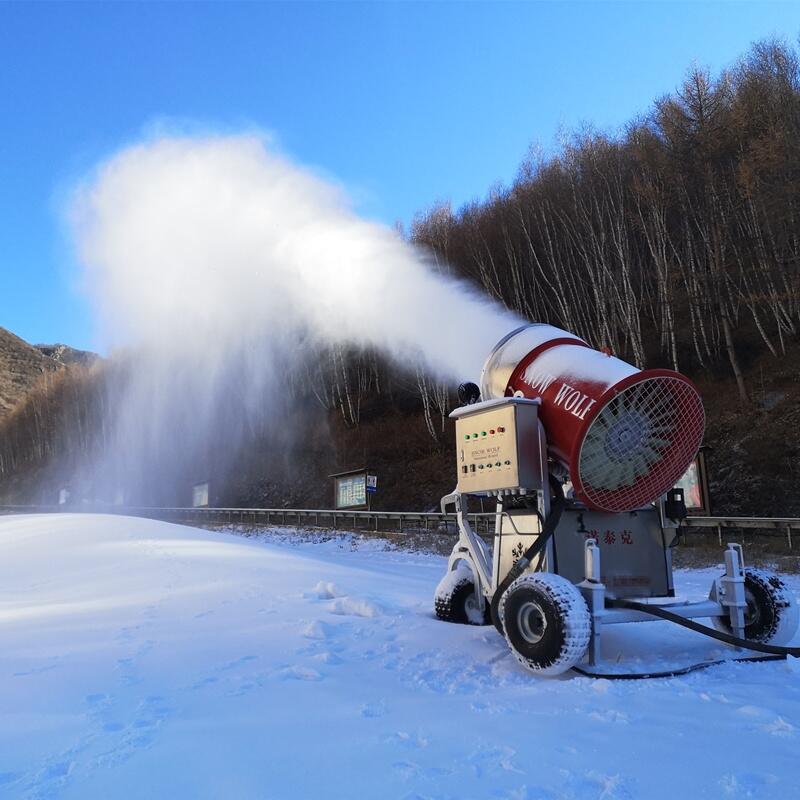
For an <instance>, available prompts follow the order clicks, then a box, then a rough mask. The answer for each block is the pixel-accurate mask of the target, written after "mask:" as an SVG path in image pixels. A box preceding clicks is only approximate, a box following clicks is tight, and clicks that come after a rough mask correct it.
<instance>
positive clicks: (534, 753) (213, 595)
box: [0, 515, 800, 800]
mask: <svg viewBox="0 0 800 800" xmlns="http://www.w3.org/2000/svg"><path fill="white" fill-rule="evenodd" d="M443 568H444V560H443V559H442V558H440V557H438V556H429V555H412V554H408V553H402V552H397V551H394V552H387V551H382V550H381V549H380V548H379V546H377V545H363V546H360V547H359V548H358V549H353V547H352V546H351V545H350V544H349V543H348V542H347V541H346V540H341V539H340V540H334V541H329V542H327V543H322V544H320V543H316V544H314V543H305V544H300V545H296V546H292V545H290V544H287V543H286V542H283V543H281V542H272V543H269V542H264V541H255V540H248V539H244V538H241V537H236V536H232V535H227V534H223V533H209V532H207V531H199V530H195V529H191V528H185V527H180V526H176V525H169V524H166V523H161V522H152V521H147V520H139V519H129V518H118V517H110V516H83V515H59V516H55V515H53V516H28V517H4V518H2V519H0V643H1V644H0V797H3V798H6V797H8V798H50V797H59V798H61V797H63V798H81V799H82V800H85V799H86V798H104V799H105V798H225V799H226V800H228V799H230V798H243V799H248V800H249V798H259V800H271V799H273V798H275V799H278V798H292V799H294V798H325V799H326V800H327V799H328V798H348V800H352V799H353V798H381V799H382V798H437V800H439V799H443V798H459V800H465V799H467V798H509V800H511V798H514V800H520V799H527V800H534V799H535V800H539V799H540V798H541V799H543V800H544V799H548V800H549V799H550V798H581V799H583V798H647V800H651V799H657V798H669V800H675V798H718V797H720V798H722V797H757V798H780V800H788V798H793V797H798V796H800V789H798V782H799V780H798V779H800V758H798V744H800V660H795V659H793V660H791V661H790V662H777V663H767V664H726V665H723V666H721V667H715V668H712V669H710V670H707V671H704V672H700V673H695V674H692V675H688V676H686V677H682V678H675V679H669V680H658V681H650V682H637V683H622V682H613V683H612V682H608V681H600V680H593V679H588V678H581V677H575V676H570V677H564V678H561V679H558V680H552V679H550V680H543V679H536V678H533V677H531V676H530V675H528V674H526V673H525V672H523V671H522V669H521V668H520V667H519V666H518V665H517V663H516V661H515V660H514V659H513V658H512V657H511V656H509V655H508V651H507V649H506V646H505V644H504V643H503V641H502V640H501V639H500V638H499V636H498V635H497V634H496V633H495V631H494V629H492V628H474V627H464V626H457V625H447V624H444V623H440V622H437V621H436V620H435V619H433V617H432V613H431V594H432V591H433V588H434V586H435V585H436V583H437V581H438V579H439V577H440V575H441V573H442V570H443ZM713 574H714V571H712V570H706V571H685V572H681V573H679V574H678V575H677V581H678V583H679V585H680V586H682V587H683V588H684V589H685V590H686V593H687V594H689V595H692V596H696V597H700V596H704V595H705V594H706V592H707V588H708V584H709V583H710V580H711V577H712V575H713ZM791 580H792V582H793V586H794V588H795V590H796V591H797V590H798V589H800V579H798V578H792V579H791ZM606 645H607V649H606V655H607V656H608V657H609V659H610V660H611V662H617V665H618V667H619V668H623V667H624V668H630V669H640V668H643V667H645V666H646V667H652V666H653V665H654V664H658V665H665V664H677V663H686V662H689V661H696V660H700V659H703V658H708V657H719V656H720V655H722V654H724V653H725V651H724V650H723V649H721V648H719V647H717V646H715V645H714V644H713V643H712V642H708V641H707V640H704V639H703V638H702V637H700V636H698V635H697V634H694V633H691V632H688V631H682V630H673V629H672V628H670V627H669V626H667V624H666V623H661V622H656V623H651V624H647V625H624V626H620V627H618V628H617V629H615V630H613V631H612V632H611V633H610V634H608V638H607V639H606ZM656 646H657V647H659V648H660V649H661V650H662V651H663V657H661V658H653V657H647V656H646V654H647V653H648V652H649V651H650V650H651V648H653V647H656ZM728 652H730V651H728Z"/></svg>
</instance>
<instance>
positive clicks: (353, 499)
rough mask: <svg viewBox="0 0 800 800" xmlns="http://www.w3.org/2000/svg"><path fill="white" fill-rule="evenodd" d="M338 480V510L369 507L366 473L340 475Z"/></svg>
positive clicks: (336, 478)
mask: <svg viewBox="0 0 800 800" xmlns="http://www.w3.org/2000/svg"><path fill="white" fill-rule="evenodd" d="M335 480H336V508H362V507H364V506H366V505H367V476H366V473H363V472H362V473H360V474H357V475H339V476H335Z"/></svg>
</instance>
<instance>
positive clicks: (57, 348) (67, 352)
mask: <svg viewBox="0 0 800 800" xmlns="http://www.w3.org/2000/svg"><path fill="white" fill-rule="evenodd" d="M34 347H35V348H36V349H37V350H38V351H39V352H40V353H43V354H44V355H46V356H47V357H48V358H52V359H53V361H57V362H58V363H59V364H81V365H82V366H84V367H88V366H90V365H91V364H94V362H95V361H97V359H98V358H100V356H98V355H97V353H92V352H90V351H89V350H76V349H75V348H74V347H70V346H69V345H68V344H35V345H34Z"/></svg>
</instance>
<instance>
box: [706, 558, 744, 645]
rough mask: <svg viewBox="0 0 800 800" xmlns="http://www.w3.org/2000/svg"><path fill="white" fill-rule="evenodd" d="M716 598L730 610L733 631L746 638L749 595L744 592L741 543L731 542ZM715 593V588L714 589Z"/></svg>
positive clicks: (734, 633) (741, 637)
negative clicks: (745, 622)
mask: <svg viewBox="0 0 800 800" xmlns="http://www.w3.org/2000/svg"><path fill="white" fill-rule="evenodd" d="M718 586H719V589H718V590H717V592H716V593H717V595H718V596H717V597H716V598H712V599H716V600H717V601H718V602H719V603H720V604H721V605H722V606H723V607H724V608H726V609H727V610H728V616H729V617H730V621H731V632H732V633H733V635H734V636H738V637H739V638H740V639H744V638H745V636H744V612H745V610H746V609H747V597H746V596H745V592H744V554H743V553H742V546H741V545H740V544H735V543H730V544H729V545H728V549H727V550H726V551H725V574H724V575H723V576H722V577H721V578H720V579H719V582H718ZM712 594H713V590H712Z"/></svg>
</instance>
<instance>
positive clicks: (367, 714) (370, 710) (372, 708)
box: [359, 700, 386, 719]
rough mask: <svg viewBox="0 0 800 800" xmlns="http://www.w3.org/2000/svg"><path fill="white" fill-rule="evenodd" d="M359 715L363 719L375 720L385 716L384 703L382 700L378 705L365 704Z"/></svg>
mask: <svg viewBox="0 0 800 800" xmlns="http://www.w3.org/2000/svg"><path fill="white" fill-rule="evenodd" d="M359 713H360V714H361V716H362V717H364V718H365V719H377V718H378V717H382V716H383V715H384V714H386V703H385V702H384V701H383V700H381V701H380V702H379V703H367V704H365V705H363V706H361V711H360V712H359Z"/></svg>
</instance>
